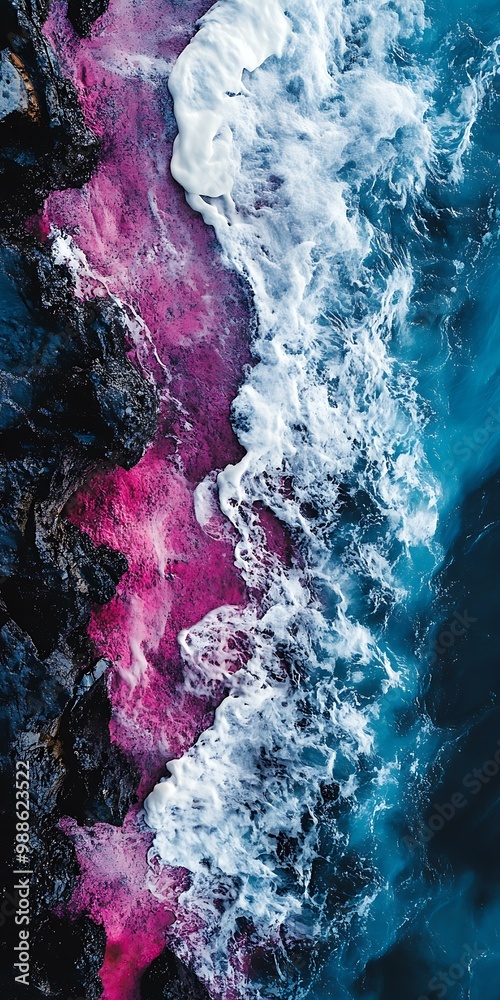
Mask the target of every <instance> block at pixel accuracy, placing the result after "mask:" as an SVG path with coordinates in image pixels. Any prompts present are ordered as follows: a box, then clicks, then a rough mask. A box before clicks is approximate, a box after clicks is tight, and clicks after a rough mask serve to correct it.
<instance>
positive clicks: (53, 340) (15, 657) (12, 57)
mask: <svg viewBox="0 0 500 1000" xmlns="http://www.w3.org/2000/svg"><path fill="white" fill-rule="evenodd" d="M0 9H1V10H2V13H3V14H4V15H5V18H4V21H3V24H2V30H3V31H4V36H3V41H4V42H5V43H6V48H5V49H4V50H3V54H2V60H1V63H0V72H1V73H2V80H3V83H4V84H5V86H4V92H5V94H6V95H7V96H6V97H5V98H4V104H3V105H0V190H1V194H0V299H1V302H2V314H1V317H0V723H1V725H0V754H1V760H2V768H1V778H0V789H1V799H0V813H1V815H0V819H1V823H2V835H1V836H2V873H1V875H2V879H1V881H2V898H1V904H0V929H1V931H2V933H1V936H0V982H1V984H2V986H3V987H4V991H5V994H6V995H8V996H9V997H15V996H17V995H19V996H23V997H28V1000H30V998H31V996H33V997H35V996H38V997H39V996H40V995H41V994H42V995H46V996H54V997H61V998H62V1000H66V998H67V997H70V996H71V997H72V998H77V997H86V998H89V1000H93V998H94V997H98V996H100V994H101V992H102V983H101V980H100V978H99V975H98V973H99V969H100V966H101V964H102V961H103V956H104V949H105V935H104V931H103V928H102V927H99V926H98V925H97V924H96V923H95V922H93V921H92V920H91V919H90V918H89V917H86V916H85V917H81V918H78V919H77V920H75V919H71V918H69V917H67V916H64V907H65V906H66V905H67V904H68V902H69V900H70V898H71V894H72V892H73V888H74V886H75V883H76V879H77V877H78V865H77V861H76V854H75V850H74V847H73V845H72V843H71V841H70V840H69V839H68V838H67V837H66V836H65V834H64V833H63V832H62V830H60V829H58V825H57V824H58V823H59V820H60V819H61V817H62V816H64V815H71V816H74V817H75V819H77V820H78V821H79V822H80V823H85V824H93V823H95V822H97V821H101V822H106V823H113V824H120V823H122V822H123V818H124V816H125V814H126V812H127V810H128V808H129V806H130V804H131V802H132V801H133V800H134V798H135V792H136V788H137V783H138V775H137V773H136V770H135V768H134V767H133V766H132V764H131V762H130V761H129V760H128V759H127V758H126V757H125V755H124V754H123V753H122V752H121V751H120V750H119V749H118V748H117V747H116V746H114V745H113V744H112V743H111V740H110V735H109V719H110V715H111V707H110V702H109V697H108V691H107V674H108V672H109V671H108V670H107V668H108V667H109V664H106V663H104V662H102V661H101V662H100V663H99V664H97V665H96V656H95V653H94V650H93V648H92V645H91V643H90V641H89V638H88V635H87V629H88V624H89V620H90V615H91V611H92V607H93V606H94V605H96V604H103V603H105V602H107V601H109V600H110V599H111V598H112V597H113V594H114V593H115V589H116V585H117V583H118V581H119V580H120V577H121V576H122V574H123V573H124V572H125V571H126V569H127V561H126V559H125V557H124V556H123V555H122V554H121V553H119V552H115V551H113V550H112V549H110V548H108V547H107V546H105V545H101V546H96V545H94V543H93V542H92V541H91V539H90V538H89V537H88V536H87V535H86V534H84V533H83V532H82V531H81V530H80V529H79V528H77V527H76V526H75V525H73V524H72V523H71V522H70V521H69V520H68V519H67V509H68V504H70V502H71V499H72V497H73V496H74V495H75V493H76V492H77V490H78V489H79V488H80V486H81V485H82V484H83V482H84V481H85V480H86V478H87V476H88V475H89V474H90V473H91V472H92V471H93V470H94V469H96V468H98V467H103V466H110V465H121V466H123V467H125V468H130V467H131V466H132V465H134V464H135V463H136V462H137V461H138V460H139V458H140V457H141V455H142V454H143V452H144V450H145V448H146V446H147V444H148V443H149V441H150V440H151V438H152V437H153V435H154V432H155V429H156V416H157V400H156V396H155V392H154V389H153V387H152V385H151V384H150V382H149V381H148V380H147V379H146V378H145V377H144V376H143V375H142V374H141V373H140V372H139V371H138V370H137V368H136V367H134V365H133V364H132V362H131V361H130V360H129V357H128V350H129V344H128V342H127V331H126V324H125V323H124V318H123V315H122V313H121V312H120V310H119V308H118V307H117V306H116V305H115V304H114V303H113V302H111V301H110V300H109V299H107V298H99V299H97V300H94V301H90V302H82V301H80V300H79V299H77V298H76V297H75V294H74V280H73V278H72V276H71V274H70V272H69V271H68V269H67V268H66V267H65V266H64V265H61V264H57V263H56V261H55V257H54V255H53V252H52V249H51V245H50V242H43V241H42V240H41V239H38V238H37V236H36V235H35V233H34V232H27V231H26V228H25V226H24V223H23V222H22V219H23V218H24V217H25V216H26V215H27V214H28V213H29V212H31V211H32V210H33V209H35V208H38V207H39V205H40V204H41V201H42V200H43V197H44V195H45V194H46V192H47V190H48V189H49V188H51V187H54V186H64V185H65V184H67V183H72V184H79V183H81V182H82V181H83V180H84V179H85V178H86V176H88V174H89V172H90V170H91V167H92V165H93V163H94V162H95V160H96V154H97V150H98V145H97V142H96V140H95V138H94V137H93V136H92V134H91V133H90V132H88V130H86V129H85V127H84V125H83V119H82V117H81V113H80V111H79V108H78V105H77V104H76V97H75V94H74V91H73V90H72V88H71V87H70V86H69V84H67V83H66V82H65V81H64V80H63V79H62V77H60V75H59V71H58V70H57V68H56V66H55V62H54V61H53V59H52V56H51V54H50V53H49V50H48V47H47V45H46V43H45V42H44V41H43V40H42V38H41V34H40V21H39V18H40V16H41V13H40V11H39V9H38V12H37V10H35V11H34V12H33V14H32V18H31V19H30V20H29V21H28V20H27V13H26V9H25V8H24V7H23V6H22V5H21V4H13V3H9V4H7V5H6V6H5V5H0ZM16 74H17V78H16ZM28 76H29V79H28ZM32 83H33V87H34V90H33V91H32V90H30V87H31V84H32ZM23 87H24V90H23ZM9 88H10V89H9ZM34 93H35V95H36V101H37V104H36V109H35V104H34V103H33V102H34V100H35V98H34V97H33V94H34ZM19 95H21V96H19ZM16 100H17V103H18V104H19V103H20V102H21V105H22V106H19V107H15V109H14V110H12V106H13V105H15V103H16ZM30 102H31V103H30ZM3 112H5V114H4V116H3V118H2V113H3ZM2 229H3V232H1V231H2ZM16 760H25V761H27V762H28V764H29V768H30V795H31V815H30V846H31V871H32V875H31V876H30V907H31V909H30V916H31V923H30V926H29V930H30V986H29V987H26V986H24V985H19V987H16V984H15V983H14V969H13V963H14V958H15V952H14V945H15V943H16V941H17V940H18V934H19V926H16V922H15V913H16V907H17V905H18V898H17V892H16V889H15V884H16V877H15V875H14V867H13V864H12V852H13V845H14V842H15V826H14V824H15V817H14V806H15V792H14V787H15V770H14V767H15V761H16Z"/></svg>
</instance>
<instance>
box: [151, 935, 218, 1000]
mask: <svg viewBox="0 0 500 1000" xmlns="http://www.w3.org/2000/svg"><path fill="white" fill-rule="evenodd" d="M141 1000H210V996H209V994H208V993H207V991H206V989H205V987H204V986H202V984H201V983H200V981H199V979H198V978H197V976H196V975H195V974H194V972H192V971H191V970H190V969H188V968H187V967H186V966H185V965H184V963H183V962H181V960H180V959H179V958H177V956H176V955H174V953H173V952H172V951H170V950H169V949H168V948H164V949H163V951H162V953H161V955H159V956H158V958H156V959H155V960H154V962H152V963H151V965H150V966H149V969H146V972H145V973H144V975H143V977H142V981H141Z"/></svg>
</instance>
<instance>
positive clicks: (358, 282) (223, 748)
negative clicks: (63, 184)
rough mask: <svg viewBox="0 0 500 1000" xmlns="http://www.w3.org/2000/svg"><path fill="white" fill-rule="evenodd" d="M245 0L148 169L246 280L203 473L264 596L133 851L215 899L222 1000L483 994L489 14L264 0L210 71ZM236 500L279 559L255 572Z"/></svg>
mask: <svg viewBox="0 0 500 1000" xmlns="http://www.w3.org/2000/svg"><path fill="white" fill-rule="evenodd" d="M252 10H253V7H252V0H248V2H245V3H243V2H242V3H241V4H235V3H231V2H230V0H221V3H220V4H218V5H217V8H216V12H215V14H213V13H212V14H211V15H209V17H208V20H206V21H205V22H203V21H202V23H201V27H200V30H199V33H198V35H197V36H196V37H195V38H194V40H193V42H192V43H191V45H190V46H188V47H187V49H186V50H184V53H183V54H182V56H181V57H180V59H179V61H178V63H177V65H176V67H175V69H174V72H173V74H172V79H171V84H170V86H171V91H172V94H173V96H174V111H175V113H176V118H177V122H178V126H179V131H180V143H179V145H178V146H177V151H178V159H177V167H175V168H174V169H175V170H178V171H180V167H182V171H180V172H178V175H177V174H176V176H178V179H181V182H182V183H184V184H185V185H186V191H187V194H188V200H189V203H190V204H191V205H192V206H193V207H195V208H196V209H197V210H198V211H200V212H202V213H203V216H204V218H205V221H207V222H208V223H209V224H210V225H213V226H214V227H215V230H216V234H217V236H218V238H219V241H220V245H221V249H222V253H223V255H224V259H225V262H226V264H227V265H228V266H230V267H232V268H234V269H235V270H236V271H238V272H239V273H240V274H241V275H242V276H243V278H244V279H245V280H246V281H247V282H248V283H249V285H250V287H251V291H252V295H253V301H254V306H255V327H256V332H255V337H254V341H253V353H254V365H253V367H252V368H251V369H250V370H249V371H248V373H247V375H246V379H245V381H244V383H243V385H242V387H241V389H240V392H239V395H238V397H237V399H236V400H235V402H234V406H233V423H234V427H235V430H236V432H237V434H238V436H239V439H240V442H241V444H242V445H243V446H244V448H245V450H246V455H245V458H244V459H243V460H242V462H241V463H240V464H239V466H236V467H228V469H226V470H224V471H223V472H222V473H220V475H219V477H218V483H219V496H220V502H221V506H222V509H223V511H224V513H225V514H226V515H227V517H228V518H229V519H230V520H231V521H232V522H233V524H234V526H235V528H236V530H237V532H238V533H239V535H240V537H241V539H242V541H241V543H240V545H239V546H238V548H237V564H238V567H239V568H240V570H241V572H242V574H243V577H244V578H245V580H246V581H247V582H248V583H249V584H250V585H251V586H252V587H253V588H254V592H259V593H260V594H262V595H263V597H262V602H261V606H260V607H258V608H255V609H252V608H251V609H247V610H246V611H245V613H244V614H242V615H241V617H240V618H238V611H237V610H236V611H232V612H231V613H229V612H224V615H225V617H224V616H221V617H220V618H219V620H218V624H217V628H218V629H220V630H221V631H222V632H223V631H224V629H226V630H227V632H228V633H229V635H231V634H233V635H236V636H239V637H241V635H246V636H248V638H249V645H250V646H251V648H252V649H253V650H254V653H253V656H252V659H251V661H250V664H249V665H248V668H247V670H246V672H245V671H244V670H242V671H239V672H238V675H237V677H236V679H235V680H234V681H231V683H233V684H234V688H233V691H232V698H228V699H227V700H226V701H225V702H223V703H222V705H221V707H220V708H219V709H218V713H217V722H216V724H215V726H214V728H213V729H212V730H209V731H207V733H205V734H204V737H203V747H202V748H201V749H197V748H196V747H195V748H194V749H193V751H192V752H190V755H191V757H192V758H193V760H194V762H195V764H196V768H195V770H196V772H197V773H198V774H200V775H202V776H203V775H205V776H206V777H205V780H209V781H210V782H211V783H213V786H214V788H215V794H216V795H217V801H218V804H219V806H220V808H221V810H222V812H223V814H224V817H225V820H224V823H215V822H212V816H211V815H210V813H209V811H208V810H207V812H206V814H205V813H202V811H200V809H199V808H198V806H197V807H196V808H195V807H192V806H191V802H192V800H193V794H194V797H195V799H196V788H194V789H193V788H191V787H189V788H187V789H185V790H184V792H183V793H182V794H183V796H184V797H183V798H182V810H180V811H179V816H181V819H182V822H181V820H177V819H176V818H174V819H172V816H171V815H168V816H167V815H165V816H159V817H157V818H156V819H155V818H154V816H153V817H152V819H151V822H152V825H153V827H154V829H155V830H156V832H157V833H158V837H157V841H156V848H157V850H158V853H159V854H160V855H161V857H163V859H164V860H165V861H167V862H169V863H171V864H182V865H184V866H185V867H187V868H189V869H190V871H191V872H192V874H193V880H192V884H191V889H190V893H189V905H190V906H192V907H193V908H194V909H196V907H199V909H200V912H204V913H206V912H207V910H208V909H209V908H211V912H213V913H214V914H215V913H217V912H219V913H224V919H221V920H220V921H219V920H218V918H217V917H215V918H214V926H213V929H212V930H213V934H212V937H211V940H210V947H208V946H207V947H206V950H205V956H207V955H209V958H210V962H209V961H208V959H207V962H206V966H205V967H202V966H201V965H200V971H201V972H202V974H205V975H206V976H207V978H208V979H209V978H210V975H212V974H213V973H214V970H215V975H217V974H218V975H219V976H221V977H223V976H224V968H225V966H224V962H225V956H226V955H227V949H228V948H231V947H232V944H233V943H234V940H235V935H236V934H237V933H243V934H246V935H247V937H248V938H249V940H250V942H251V943H252V944H253V945H254V964H253V967H252V969H251V977H250V983H249V984H248V997H250V996H255V997H259V998H266V1000H270V998H271V997H287V998H288V997H292V996H293V997H294V998H295V997H296V998H305V997H307V998H310V1000H323V998H335V1000H343V998H356V997H365V998H369V1000H413V998H414V1000H423V998H424V1000H425V998H429V1000H433V998H440V997H444V996H446V995H449V997H450V998H451V1000H453V998H457V1000H458V998H459V997H464V998H465V997H467V998H469V1000H495V998H498V997H499V996H500V980H499V978H498V975H497V964H498V962H499V958H500V951H499V942H498V940H497V937H498V931H497V927H498V920H497V916H498V914H497V910H498V907H499V899H500V897H499V893H498V888H499V886H498V879H499V875H500V863H499V861H498V854H497V852H496V838H497V835H498V833H499V832H500V815H499V812H498V807H497V798H498V789H499V788H500V779H499V778H498V773H499V771H500V763H499V762H500V744H499V743H498V740H500V726H499V725H497V715H498V707H497V702H498V692H499V690H500V689H499V684H498V680H497V677H496V663H497V648H496V647H497V641H498V638H499V633H498V627H497V611H496V608H497V604H498V584H497V576H498V574H497V562H498V560H497V558H496V557H497V551H498V550H499V548H500V524H499V518H498V513H497V511H498V512H500V493H499V490H498V486H499V476H500V470H499V465H500V462H499V459H500V387H499V380H498V365H499V359H500V338H499V337H498V326H499V322H498V313H499V305H500V282H499V266H500V253H499V219H500V215H499V212H500V206H499V203H498V198H499V192H498V182H499V179H500V171H499V153H500V128H499V126H500V121H499V116H500V102H499V101H498V93H497V91H498V87H499V84H500V75H499V69H500V25H499V23H498V12H497V10H496V8H495V6H494V5H493V3H489V4H485V3H482V4H476V5H467V7H466V6H465V5H463V7H459V6H457V5H455V6H454V7H453V8H451V7H449V6H445V5H434V6H431V5H430V4H429V5H427V6H425V5H423V4H422V3H420V2H419V0H401V2H399V0H391V2H388V3H385V2H383V0H352V2H344V3H340V2H337V3H334V2H327V0H307V2H302V0H301V2H296V0H292V2H291V3H290V4H288V5H287V7H286V9H285V10H283V9H281V8H280V5H279V4H277V3H274V4H273V3H271V2H269V4H268V5H267V6H266V7H265V8H260V7H259V11H258V16H259V18H261V19H263V23H264V26H265V27H266V30H267V31H268V36H269V38H270V39H271V42H270V44H269V47H268V48H266V52H265V54H264V53H263V54H261V55H260V56H259V57H258V58H257V57H256V58H255V59H252V58H250V57H249V58H248V59H247V62H246V63H242V65H254V66H257V69H255V70H253V71H252V72H246V71H245V72H243V78H242V81H241V88H240V89H239V90H238V87H237V86H236V85H235V86H233V85H232V86H231V88H230V90H228V88H227V85H226V81H225V77H224V76H223V74H222V75H221V73H220V65H221V64H222V56H224V57H225V58H226V57H227V58H229V57H228V53H229V54H231V45H232V39H233V35H234V37H235V38H236V37H237V38H239V39H240V40H241V39H242V38H243V42H241V44H242V45H244V39H245V25H246V26H247V28H248V22H247V21H245V18H246V17H247V16H249V12H250V13H251V12H252ZM242 11H243V14H242ZM266 11H268V12H269V17H268V20H267V21H266V16H267V15H266ZM254 15H255V17H257V13H256V12H255V11H254ZM239 19H240V20H239ZM259 23H260V22H259ZM214 25H215V27H214ZM259 30H260V29H259ZM273 32H274V34H273ZM287 32H288V34H287ZM247 34H248V31H247ZM285 38H286V39H287V40H286V43H285V41H284V39H285ZM273 39H274V41H273ZM269 52H271V56H269ZM214 54H215V57H216V58H214V59H213V60H212V57H213V56H214ZM251 55H252V53H250V56H251ZM264 55H265V58H264ZM259 60H260V63H261V64H260V63H259ZM207 64H208V69H207ZM224 65H225V63H224ZM231 79H232V78H231ZM233 83H234V80H233ZM220 94H222V95H223V98H224V100H222V98H221V97H220ZM193 108H194V109H196V113H197V114H200V115H201V120H204V119H203V115H204V114H205V113H206V114H207V115H208V113H209V112H210V113H212V114H213V115H214V118H213V119H210V120H216V121H217V129H218V132H217V134H216V135H215V136H214V137H213V139H212V140H210V141H211V143H212V144H211V145H210V144H209V145H208V152H209V153H210V154H212V155H211V157H209V159H208V161H207V162H208V163H209V164H213V163H216V164H218V165H220V164H222V166H223V167H224V171H223V176H224V184H225V188H224V193H223V195H219V194H218V191H219V188H217V187H216V186H213V187H211V188H210V190H209V188H208V187H207V189H206V190H204V189H203V188H200V185H201V184H202V183H203V179H201V180H200V177H199V171H197V169H196V168H197V165H198V161H197V160H195V161H193V163H192V162H191V161H190V155H189V154H190V151H192V149H193V147H194V146H195V145H196V143H195V138H193V135H192V134H191V132H190V122H191V120H194V119H191V117H190V115H191V111H192V110H193ZM196 120H198V119H197V118H196ZM206 152H207V150H206V147H205V146H204V147H203V155H206ZM175 155H176V154H175V147H174V158H175ZM221 172H222V168H221ZM227 177H229V178H230V183H229V181H227ZM196 185H198V186H196ZM229 191H230V194H228V192H229ZM254 504H258V505H259V506H260V507H262V505H265V506H267V507H268V508H270V509H271V510H272V511H273V513H274V514H275V516H276V517H277V518H278V519H279V520H280V521H281V522H283V523H284V524H286V525H287V527H288V529H289V531H290V533H291V535H292V537H293V539H294V542H295V545H296V547H297V549H298V550H299V552H300V560H299V563H298V564H296V565H294V566H292V567H280V566H278V565H277V564H276V565H274V564H270V563H269V561H267V562H265V556H263V553H262V546H261V541H262V536H261V535H259V527H258V519H257V520H255V519H253V518H252V515H251V514H250V513H249V512H250V511H251V510H252V509H254V508H253V505H254ZM263 566H265V571H264V572H263V569H262V567H263ZM193 641H194V642H195V643H198V644H199V648H200V650H202V651H203V649H204V648H205V647H208V648H210V643H213V632H210V630H209V627H208V625H207V628H206V634H205V633H204V625H203V623H200V626H199V627H198V626H197V631H196V634H195V635H194V633H193ZM200 655H201V654H200ZM236 705H237V706H238V708H239V710H236V708H235V706H236ZM497 751H498V762H497V761H496V760H495V754H496V753H497ZM255 775H257V776H258V780H254V778H253V777H252V776H255ZM200 780H201V779H200ZM211 787H212V786H211ZM184 793H185V794H184ZM179 795H181V792H179ZM228 831H229V832H228ZM221 886H222V887H223V889H224V892H223V891H222V889H221ZM224 893H225V895H224ZM229 900H230V902H228V901H229ZM221 928H222V929H221ZM210 963H211V964H210Z"/></svg>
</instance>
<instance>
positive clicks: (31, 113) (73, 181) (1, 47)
mask: <svg viewBox="0 0 500 1000" xmlns="http://www.w3.org/2000/svg"><path fill="white" fill-rule="evenodd" d="M47 13H48V4H45V3H43V2H38V3H36V2H32V3H28V2H24V0H1V3H0V58H1V62H0V75H1V81H0V82H1V84H2V86H1V88H0V93H2V95H4V96H2V97H1V98H0V223H3V225H5V224H12V223H18V224H19V223H21V222H22V220H23V219H24V218H26V217H27V216H28V215H30V214H31V213H33V212H35V211H37V210H38V209H39V208H40V207H41V205H42V203H43V200H44V198H45V197H46V196H47V194H48V193H49V191H52V190H54V189H56V188H57V189H60V188H65V187H75V186H80V185H81V184H83V183H84V182H85V181H86V180H88V179H89V177H90V176H91V173H92V171H93V169H94V167H95V166H96V164H97V161H98V156H99V141H98V139H97V138H96V136H95V135H94V134H93V132H91V130H90V129H88V128H87V126H86V125H85V122H84V120H83V115H82V112H81V109H80V107H79V104H78V99H77V95H76V91H75V88H74V87H73V85H72V84H71V83H70V82H69V81H68V80H66V79H65V78H64V76H63V75H62V73H61V70H60V67H59V64H58V61H57V58H56V56H55V55H54V53H53V52H52V50H51V48H50V46H49V44H48V42H47V40H46V39H45V37H44V35H43V33H42V24H43V21H44V19H45V17H46V15H47Z"/></svg>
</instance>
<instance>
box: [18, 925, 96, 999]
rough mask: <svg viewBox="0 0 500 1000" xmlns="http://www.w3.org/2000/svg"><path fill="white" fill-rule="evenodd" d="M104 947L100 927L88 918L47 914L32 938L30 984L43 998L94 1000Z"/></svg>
mask: <svg viewBox="0 0 500 1000" xmlns="http://www.w3.org/2000/svg"><path fill="white" fill-rule="evenodd" d="M105 948H106V935H105V932H104V928H103V927H101V926H99V925H98V924H96V923H94V921H93V920H90V918H89V917H79V918H78V919H77V920H62V919H61V918H60V917H57V916H55V915H54V914H51V915H50V916H48V917H46V918H45V920H44V921H43V922H42V923H41V925H40V926H39V928H38V929H37V932H36V934H35V936H34V939H33V944H32V948H31V951H32V955H31V969H30V974H31V979H32V982H33V984H34V985H35V986H37V987H38V989H39V990H40V991H41V992H42V993H43V994H45V995H46V996H47V995H49V996H51V997H60V998H64V1000H67V998H68V997H75V998H77V997H81V998H83V997H85V1000H98V997H100V996H101V994H102V992H103V986H102V982H101V980H100V978H99V969H100V968H101V966H102V963H103V960H104V951H105Z"/></svg>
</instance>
